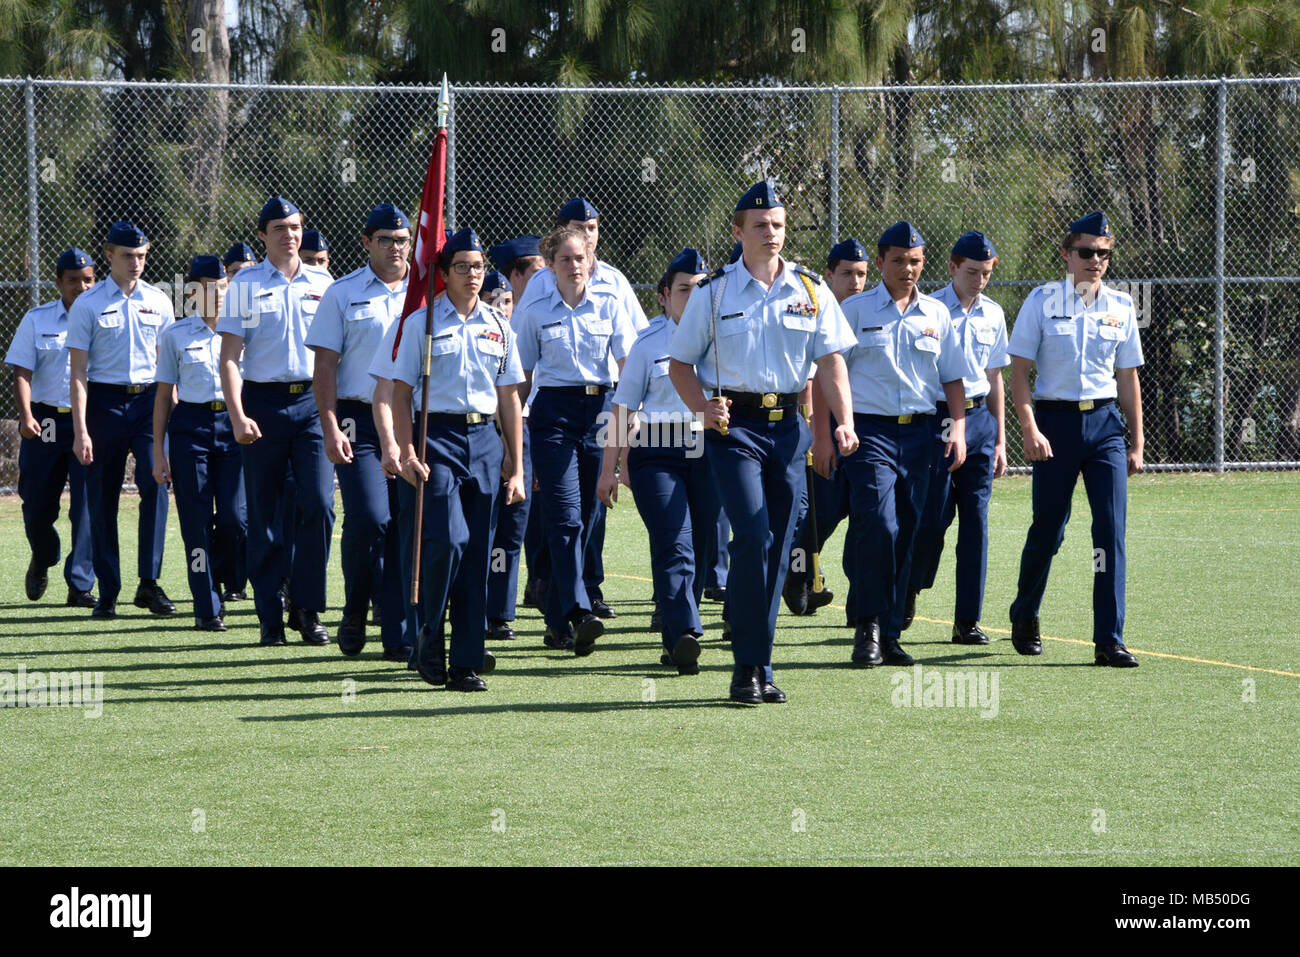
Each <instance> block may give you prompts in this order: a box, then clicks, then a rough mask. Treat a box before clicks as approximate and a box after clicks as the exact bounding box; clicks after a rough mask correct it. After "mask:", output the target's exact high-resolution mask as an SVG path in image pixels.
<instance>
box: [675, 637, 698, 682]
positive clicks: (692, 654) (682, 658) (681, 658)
mask: <svg viewBox="0 0 1300 957" xmlns="http://www.w3.org/2000/svg"><path fill="white" fill-rule="evenodd" d="M673 664H675V665H676V666H677V673H678V674H679V675H698V674H699V673H700V640H699V639H698V638H696V637H695V635H693V634H691V633H690V632H687V633H686V634H684V635H682V636H681V637H680V638H678V639H677V643H676V644H675V645H673Z"/></svg>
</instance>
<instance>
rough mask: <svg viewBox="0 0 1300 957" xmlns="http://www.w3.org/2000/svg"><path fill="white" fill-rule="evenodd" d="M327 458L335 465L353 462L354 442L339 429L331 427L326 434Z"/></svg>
mask: <svg viewBox="0 0 1300 957" xmlns="http://www.w3.org/2000/svg"><path fill="white" fill-rule="evenodd" d="M325 458H327V459H329V460H330V462H331V463H332V464H334V465H350V464H352V443H351V442H349V441H348V437H347V436H346V435H344V434H343V433H342V432H340V431H339V430H338V429H331V430H330V434H329V435H327V436H325Z"/></svg>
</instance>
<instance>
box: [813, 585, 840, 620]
mask: <svg viewBox="0 0 1300 957" xmlns="http://www.w3.org/2000/svg"><path fill="white" fill-rule="evenodd" d="M834 600H835V592H833V591H831V590H830V589H829V588H823V589H822V590H821V591H813V590H812V588H811V586H810V587H809V590H808V611H807V612H806V614H809V615H815V614H817V609H818V608H821V607H822V606H823V605H829V604H830V603H831V602H833V601H834Z"/></svg>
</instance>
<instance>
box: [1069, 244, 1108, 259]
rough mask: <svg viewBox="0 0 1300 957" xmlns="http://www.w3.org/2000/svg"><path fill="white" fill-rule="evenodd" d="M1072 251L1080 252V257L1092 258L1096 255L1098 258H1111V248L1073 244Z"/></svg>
mask: <svg viewBox="0 0 1300 957" xmlns="http://www.w3.org/2000/svg"><path fill="white" fill-rule="evenodd" d="M1070 252H1072V253H1078V254H1079V258H1080V259H1091V258H1092V257H1093V256H1096V257H1097V258H1098V259H1109V258H1110V254H1111V250H1109V249H1093V248H1092V247H1091V246H1071V247H1070Z"/></svg>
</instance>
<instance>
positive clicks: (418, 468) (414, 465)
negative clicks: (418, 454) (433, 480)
mask: <svg viewBox="0 0 1300 957" xmlns="http://www.w3.org/2000/svg"><path fill="white" fill-rule="evenodd" d="M428 477H429V466H427V465H423V464H421V462H420V460H419V459H417V458H414V457H412V458H409V459H407V460H406V461H405V462H403V463H402V478H404V479H406V481H407V482H409V483H410V484H411V485H412V486H414V487H416V488H419V487H420V483H421V482H423V481H425V480H426V479H428Z"/></svg>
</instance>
